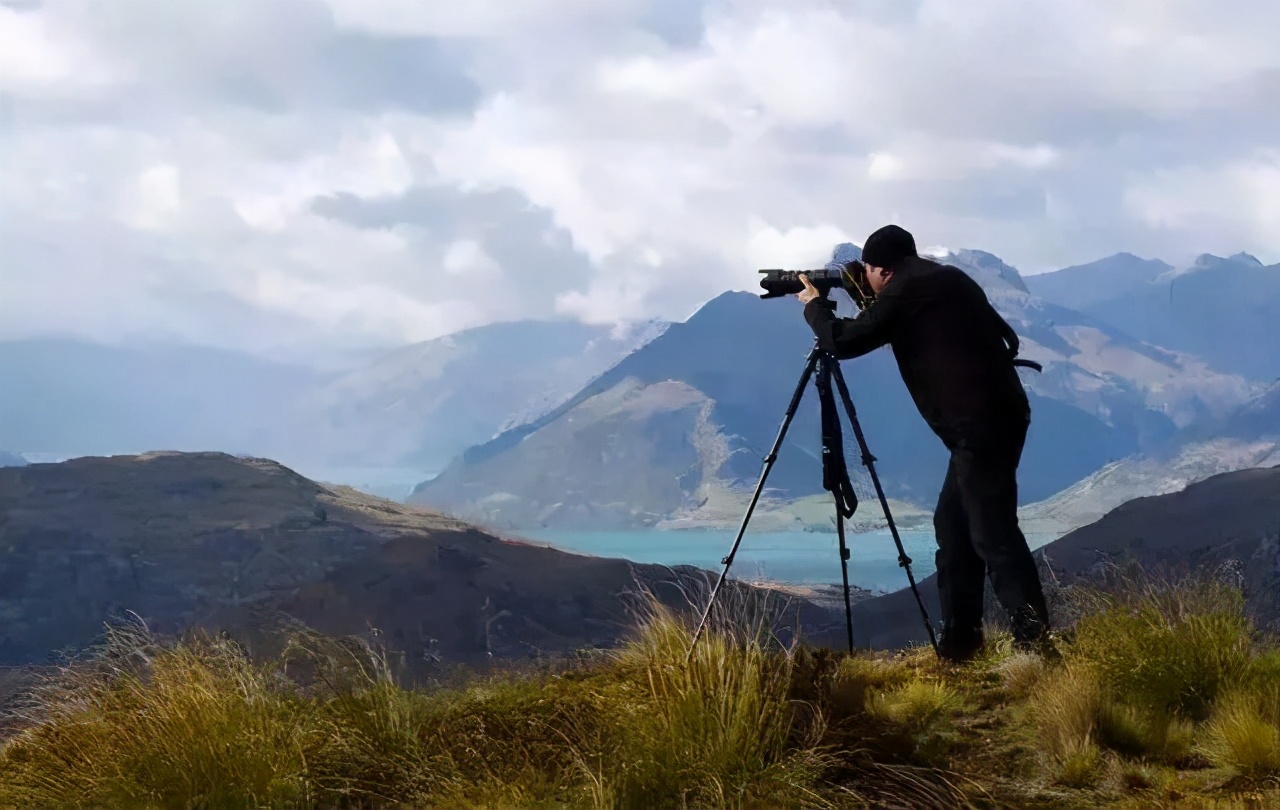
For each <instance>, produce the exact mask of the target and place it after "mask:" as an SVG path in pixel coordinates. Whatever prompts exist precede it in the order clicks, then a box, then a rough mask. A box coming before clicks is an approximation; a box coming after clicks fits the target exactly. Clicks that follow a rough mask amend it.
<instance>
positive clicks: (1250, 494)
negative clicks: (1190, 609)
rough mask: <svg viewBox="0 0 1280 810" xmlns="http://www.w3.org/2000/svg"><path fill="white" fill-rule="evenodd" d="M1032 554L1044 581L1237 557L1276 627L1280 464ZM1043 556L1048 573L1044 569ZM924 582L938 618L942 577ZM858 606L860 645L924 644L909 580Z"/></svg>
mask: <svg viewBox="0 0 1280 810" xmlns="http://www.w3.org/2000/svg"><path fill="white" fill-rule="evenodd" d="M1036 556H1037V558H1039V559H1040V560H1041V561H1042V569H1041V571H1042V573H1041V577H1042V579H1044V580H1046V581H1051V582H1052V581H1056V582H1057V583H1059V584H1061V585H1067V584H1070V583H1072V582H1074V581H1077V580H1079V579H1080V578H1087V577H1090V576H1092V575H1094V574H1095V573H1096V572H1097V570H1098V567H1099V566H1100V565H1107V564H1111V563H1115V564H1125V563H1126V562H1129V561H1133V562H1136V563H1138V564H1139V565H1141V566H1143V567H1144V568H1147V569H1149V570H1155V569H1157V568H1158V567H1160V566H1168V567H1172V568H1176V567H1179V566H1192V567H1194V566H1208V567H1213V566H1216V565H1218V564H1220V563H1224V562H1228V561H1234V563H1235V564H1237V565H1238V566H1239V567H1240V569H1241V570H1242V571H1243V572H1244V576H1245V588H1246V595H1247V597H1248V609H1249V611H1250V614H1251V615H1252V617H1253V619H1254V621H1255V622H1257V623H1258V624H1259V625H1260V626H1262V627H1264V628H1268V629H1271V630H1275V631H1280V465H1275V466H1270V467H1265V468H1251V469H1244V470H1238V471H1235V472H1227V473H1222V474H1219V475H1213V476H1210V477H1209V478H1206V479H1204V480H1201V481H1198V482H1195V483H1192V484H1189V485H1188V486H1186V487H1185V488H1184V489H1181V490H1179V491H1176V492H1170V493H1167V494H1162V495H1153V496H1150V497H1142V498H1137V499H1135V500H1132V501H1129V502H1127V503H1124V504H1121V505H1120V506H1117V507H1115V508H1113V509H1111V510H1109V511H1108V512H1107V513H1106V514H1105V515H1104V516H1102V517H1101V518H1100V519H1099V520H1097V521H1095V522H1093V523H1090V524H1089V525H1087V526H1082V527H1081V528H1079V529H1076V530H1075V531H1073V532H1070V533H1069V534H1067V535H1066V536H1064V537H1061V538H1059V539H1058V540H1055V541H1054V542H1052V543H1049V544H1048V545H1046V546H1044V547H1043V548H1041V549H1039V550H1038V551H1037V552H1036ZM1045 558H1047V559H1048V560H1049V568H1050V569H1051V573H1050V570H1049V569H1045V568H1044V567H1043V560H1044V559H1045ZM904 585H905V582H904ZM918 585H919V588H920V592H921V595H922V597H923V598H924V599H925V605H926V607H927V608H928V610H929V612H930V616H932V617H934V618H935V619H936V617H937V615H938V599H937V580H936V576H934V575H930V576H928V577H926V578H925V579H923V580H921V581H920V582H919V583H918ZM853 610H854V621H855V625H854V626H855V633H854V637H855V641H856V642H857V643H858V644H859V645H860V646H870V647H871V648H874V649H885V648H895V647H901V646H903V645H906V644H913V643H926V642H927V638H926V637H925V634H924V628H923V626H922V624H921V620H920V613H919V608H918V607H917V606H916V603H915V600H914V597H913V596H912V594H911V591H910V590H909V589H906V588H905V587H904V588H903V589H902V590H900V591H895V592H894V593H891V594H887V595H885V596H880V597H876V598H874V599H868V600H865V601H862V602H859V603H858V604H857V605H855V606H854V608H853Z"/></svg>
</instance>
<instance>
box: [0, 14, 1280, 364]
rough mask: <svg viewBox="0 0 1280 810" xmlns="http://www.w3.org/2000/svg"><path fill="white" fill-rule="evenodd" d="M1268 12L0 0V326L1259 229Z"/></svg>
mask: <svg viewBox="0 0 1280 810" xmlns="http://www.w3.org/2000/svg"><path fill="white" fill-rule="evenodd" d="M1276 41H1280V3H1277V2H1272V1H1271V0H1214V1H1212V2H1179V0H1123V1H1122V0H1097V1H1096V2H1095V1H1094V0H963V1H962V2H961V1H960V0H779V1H778V2H763V1H762V0H760V1H758V0H742V1H741V2H727V1H723V0H649V1H648V2H642V1H641V0H506V1H505V2H495V1H494V0H466V2H458V1H457V0H420V1H419V2H393V0H183V2H171V1H170V0H44V1H43V2H41V0H0V206H2V208H0V339H12V338H21V337H30V336H41V335H54V334H57V335H66V336H74V337H78V338H84V339H89V340H94V341H102V342H117V341H121V340H138V339H159V340H165V341H177V342H192V343H200V344H204V345H213V346H221V347H227V348H234V349H243V350H248V351H254V352H259V353H263V354H271V355H273V356H285V355H291V354H292V355H296V356H303V355H307V354H308V353H311V354H314V353H316V352H328V351H341V350H346V349H354V348H361V347H372V346H393V345H399V344H404V343H407V342H413V341H421V340H428V339H432V338H435V337H439V336H441V335H445V334H449V333H451V332H455V331H457V330H460V329H465V328H469V327H474V326H479V325H483V324H485V323H490V322H494V321H508V320H514V319H519V318H526V317H527V318H556V317H566V318H578V319H581V320H584V321H587V322H590V323H599V324H613V323H620V322H627V321H632V320H642V319H646V318H661V319H667V320H683V319H684V318H685V317H687V316H688V315H689V314H690V313H691V312H692V311H694V310H695V309H696V308H697V307H698V306H699V305H700V304H701V303H702V302H704V301H706V300H707V299H709V298H711V297H714V296H715V295H717V294H719V293H721V292H723V291H725V290H755V291H758V288H757V287H756V284H757V282H758V278H759V276H758V275H757V274H756V272H755V270H756V269H757V268H760V267H778V266H787V267H804V266H815V265H816V264H821V263H822V262H825V261H826V260H827V258H829V256H830V254H831V250H832V248H833V247H834V245H835V244H836V243H838V242H841V241H851V242H854V243H856V244H861V243H862V241H863V240H864V239H865V237H866V235H867V234H869V233H870V232H871V231H873V230H874V229H876V228H877V227H880V226H881V225H884V224H886V223H889V222H895V223H897V224H899V225H902V226H903V227H906V228H907V229H908V230H910V231H912V232H913V233H914V234H915V235H916V239H917V241H918V243H919V244H920V246H921V247H922V248H926V247H930V246H934V247H936V246H943V247H951V248H957V249H958V248H974V249H981V250H986V251H989V252H991V253H994V254H996V255H998V256H1000V257H1001V258H1002V259H1004V260H1005V261H1006V262H1008V263H1010V264H1012V265H1014V266H1015V267H1017V268H1018V269H1019V270H1020V271H1022V272H1023V273H1025V274H1031V273H1037V272H1044V271H1047V270H1052V269H1056V268H1061V267H1065V266H1069V265H1073V264H1080V263H1085V262H1089V261H1093V260H1095V259H1099V258H1102V257H1104V256H1108V255H1111V254H1114V253H1117V252H1130V253H1135V254H1137V255H1139V256H1143V257H1144V258H1161V259H1164V260H1165V261H1168V262H1170V263H1174V264H1177V263H1179V262H1186V261H1190V259H1191V258H1192V257H1194V256H1195V255H1196V254H1199V253H1205V252H1209V253H1216V254H1218V255H1230V254H1233V253H1236V252H1238V251H1247V252H1249V253H1252V254H1254V255H1255V256H1257V257H1258V258H1259V259H1261V260H1262V261H1263V262H1264V263H1267V264H1271V263H1275V262H1280V48H1278V47H1276V46H1275V42H1276ZM779 305H785V302H780V303H779Z"/></svg>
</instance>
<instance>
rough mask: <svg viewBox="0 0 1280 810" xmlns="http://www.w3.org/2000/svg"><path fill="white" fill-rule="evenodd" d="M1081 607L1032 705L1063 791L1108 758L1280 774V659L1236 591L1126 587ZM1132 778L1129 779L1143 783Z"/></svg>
mask: <svg viewBox="0 0 1280 810" xmlns="http://www.w3.org/2000/svg"><path fill="white" fill-rule="evenodd" d="M1079 597H1080V598H1079V604H1082V605H1085V609H1083V610H1082V611H1081V617H1080V618H1079V620H1078V622H1077V623H1076V625H1075V627H1074V628H1073V630H1072V632H1071V633H1070V634H1069V635H1070V638H1069V639H1068V641H1067V643H1066V645H1065V648H1064V649H1065V652H1066V663H1065V666H1064V667H1062V668H1061V669H1058V670H1055V671H1052V672H1050V673H1048V674H1047V675H1045V676H1044V677H1042V678H1041V679H1040V681H1039V683H1038V684H1037V685H1036V687H1035V688H1034V689H1032V690H1031V692H1030V699H1029V708H1030V710H1031V713H1032V716H1033V718H1034V719H1035V722H1036V724H1037V729H1038V732H1039V734H1040V740H1041V741H1042V743H1043V745H1044V749H1043V754H1044V757H1045V759H1046V761H1047V763H1048V764H1049V766H1050V769H1051V771H1052V773H1053V774H1054V775H1055V778H1056V779H1057V780H1058V781H1059V782H1060V783H1062V784H1072V785H1076V786H1080V785H1088V784H1096V783H1097V782H1098V781H1099V780H1101V779H1102V778H1103V776H1104V773H1103V771H1104V770H1105V768H1106V766H1107V757H1105V756H1103V754H1104V752H1107V753H1109V754H1111V755H1114V756H1118V757H1120V758H1121V760H1128V761H1136V762H1148V763H1156V764H1160V765H1165V766H1188V767H1194V766H1196V765H1197V764H1198V763H1199V764H1208V765H1214V766H1218V767H1220V768H1224V769H1228V770H1231V771H1233V772H1235V773H1238V774H1241V775H1244V776H1248V777H1274V776H1278V775H1280V695H1278V694H1277V689H1280V687H1276V686H1274V685H1275V684H1276V683H1280V681H1278V680H1276V679H1275V677H1274V675H1276V674H1278V673H1280V666H1277V661H1280V659H1278V658H1277V657H1276V656H1277V654H1276V652H1275V650H1274V648H1273V647H1271V646H1270V643H1269V642H1268V641H1267V640H1265V639H1263V638H1261V637H1260V635H1259V634H1258V633H1257V632H1256V630H1255V628H1254V626H1253V624H1252V623H1251V622H1250V620H1249V618H1248V616H1247V615H1246V613H1245V609H1244V598H1243V594H1242V593H1241V591H1240V589H1239V588H1238V587H1236V586H1234V585H1233V584H1231V583H1229V582H1223V581H1221V580H1219V579H1216V578H1214V577H1212V576H1206V575H1203V574H1196V575H1192V576H1188V577H1184V578H1181V579H1176V580H1171V579H1155V578H1149V579H1135V578H1127V579H1124V580H1122V581H1119V582H1118V583H1113V584H1112V585H1111V586H1110V587H1109V588H1108V589H1106V590H1102V589H1098V590H1090V591H1082V592H1081V593H1080V594H1079ZM1125 768H1127V766H1121V768H1120V771H1121V774H1122V777H1121V778H1122V779H1124V778H1125V777H1123V774H1124V773H1129V774H1136V773H1138V771H1134V770H1133V769H1132V768H1129V769H1128V770H1125ZM1129 781H1132V782H1135V783H1136V782H1147V781H1151V780H1148V779H1145V778H1144V779H1138V778H1136V777H1134V778H1132V779H1130V780H1129Z"/></svg>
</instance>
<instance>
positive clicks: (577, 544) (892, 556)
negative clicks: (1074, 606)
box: [508, 529, 1051, 591]
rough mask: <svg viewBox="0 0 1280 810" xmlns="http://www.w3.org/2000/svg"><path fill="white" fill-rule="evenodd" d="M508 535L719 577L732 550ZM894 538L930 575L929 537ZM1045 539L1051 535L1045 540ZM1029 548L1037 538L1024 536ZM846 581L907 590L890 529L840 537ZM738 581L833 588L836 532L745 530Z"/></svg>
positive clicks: (696, 534) (627, 534) (719, 542)
mask: <svg viewBox="0 0 1280 810" xmlns="http://www.w3.org/2000/svg"><path fill="white" fill-rule="evenodd" d="M508 536H512V537H521V538H525V539H528V540H532V541H535V542H540V543H546V544H548V545H551V546H554V547H556V548H559V549H562V550H564V551H572V552H577V553H579V554H590V555H592V556H597V557H619V558H623V559H628V560H634V561H635V562H640V563H657V564H659V565H696V566H699V567H701V568H709V569H711V570H713V571H715V572H717V573H719V572H720V571H721V570H722V569H723V568H724V565H723V563H722V562H721V560H722V559H723V558H724V556H725V555H726V554H728V553H729V549H730V548H731V547H732V546H733V539H734V537H736V536H737V531H736V530H735V531H714V530H707V529H700V530H686V531H654V530H650V531H644V530H639V531H610V532H587V531H561V530H525V531H521V532H513V533H511V534H509V535H508ZM898 536H899V537H900V538H901V539H902V545H903V548H904V549H905V550H906V552H907V556H908V557H910V558H911V573H912V575H913V576H915V578H916V581H917V582H919V581H920V580H921V579H924V578H925V577H927V576H928V575H930V574H932V573H933V572H934V557H933V555H934V552H935V550H936V549H937V545H936V544H935V543H934V539H933V532H924V531H903V530H901V529H899V531H898ZM1044 539H1045V540H1047V539H1051V538H1044ZM1027 540H1028V542H1030V544H1031V546H1032V548H1035V547H1037V546H1038V545H1040V544H1041V542H1042V540H1041V538H1036V537H1028V538H1027ZM845 542H846V544H847V545H848V546H849V583H850V584H851V585H857V586H859V587H862V588H868V589H870V590H873V591H895V590H898V589H899V588H905V587H907V576H906V572H905V571H903V570H902V569H901V568H900V567H899V566H898V552H897V548H896V547H895V546H894V543H893V535H891V534H890V533H889V532H888V531H876V532H863V533H860V534H846V535H845ZM729 574H730V576H733V577H736V578H738V579H760V580H769V581H773V582H781V583H788V584H810V585H811V584H839V583H840V552H839V541H838V540H837V537H836V535H835V534H834V533H820V532H752V531H750V530H749V529H748V531H747V533H746V534H745V535H743V538H742V544H741V545H740V546H739V547H738V553H737V556H735V557H734V560H733V565H732V566H731V567H730V569H729Z"/></svg>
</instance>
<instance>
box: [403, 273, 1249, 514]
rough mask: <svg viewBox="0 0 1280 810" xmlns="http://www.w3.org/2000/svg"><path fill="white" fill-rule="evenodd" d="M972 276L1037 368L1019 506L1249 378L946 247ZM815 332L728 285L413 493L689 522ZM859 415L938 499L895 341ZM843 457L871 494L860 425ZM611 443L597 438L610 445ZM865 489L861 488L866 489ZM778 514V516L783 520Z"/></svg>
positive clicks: (804, 458)
mask: <svg viewBox="0 0 1280 810" xmlns="http://www.w3.org/2000/svg"><path fill="white" fill-rule="evenodd" d="M947 261H950V262H952V263H955V264H957V265H958V266H960V267H962V268H963V269H965V270H966V271H967V272H969V273H970V274H971V275H973V276H974V277H975V278H976V279H977V280H978V281H979V282H980V283H981V284H982V285H983V286H984V288H985V289H986V290H987V292H988V295H989V296H990V297H991V299H992V301H993V303H994V304H995V305H996V306H997V308H998V309H1000V311H1001V312H1002V313H1003V314H1005V315H1006V317H1008V318H1009V319H1010V321H1011V323H1013V325H1014V326H1015V328H1016V329H1017V330H1018V331H1019V333H1020V334H1021V335H1023V336H1024V350H1023V355H1024V356H1026V357H1029V358H1031V359H1035V360H1039V361H1040V362H1042V363H1043V364H1044V365H1045V371H1044V374H1043V375H1036V374H1034V373H1031V372H1027V373H1025V374H1024V375H1023V380H1024V382H1025V383H1026V385H1027V387H1028V389H1029V395H1030V397H1031V400H1032V408H1033V421H1032V427H1031V432H1030V435H1029V437H1028V443H1027V448H1026V452H1025V454H1024V457H1023V464H1022V468H1021V471H1020V496H1021V498H1022V503H1023V504H1030V503H1033V502H1036V501H1039V500H1043V499H1046V498H1049V497H1051V496H1052V495H1054V494H1056V493H1058V492H1060V491H1061V490H1063V489H1065V488H1066V487H1068V486H1070V485H1072V484H1073V483H1075V482H1077V481H1079V480H1080V479H1082V478H1084V477H1086V476H1088V475H1089V474H1091V473H1093V472H1095V471H1096V470H1098V469H1100V468H1102V467H1103V466H1105V465H1106V464H1109V463H1112V462H1114V461H1117V460H1119V459H1122V458H1125V457H1127V456H1131V455H1133V454H1135V453H1139V452H1142V451H1143V450H1145V449H1147V448H1149V447H1151V446H1155V445H1157V444H1158V443H1159V442H1161V441H1164V440H1167V439H1168V438H1169V437H1171V436H1173V435H1174V434H1176V433H1177V431H1178V430H1179V429H1181V428H1183V427H1185V426H1188V425H1191V424H1195V423H1196V420H1199V419H1211V418H1220V417H1221V416H1223V415H1226V414H1228V413H1230V412H1231V411H1232V409H1234V408H1235V407H1237V406H1238V405H1239V403H1240V402H1242V401H1244V400H1245V399H1247V398H1248V397H1249V396H1251V395H1253V394H1254V392H1255V391H1256V389H1257V386H1256V385H1255V384H1251V383H1248V382H1247V381H1245V380H1244V379H1242V378H1239V377H1234V376H1230V375H1224V374H1219V373H1217V372H1215V371H1213V370H1212V369H1210V368H1208V367H1207V366H1205V365H1204V364H1203V363H1201V362H1199V361H1198V360H1196V359H1195V358H1191V357H1187V356H1182V355H1177V354H1174V353H1171V352H1165V351H1162V350H1159V349H1155V348H1154V347H1151V346H1147V345H1145V344H1141V343H1138V342H1136V341H1134V340H1132V339H1130V338H1127V337H1125V336H1124V335H1123V334H1121V333H1119V332H1117V331H1115V330H1112V329H1110V328H1109V327H1108V326H1106V325H1105V324H1102V323H1100V322H1098V321H1096V320H1094V319H1091V318H1089V317H1088V316H1085V315H1082V314H1080V313H1076V312H1073V311H1071V310H1067V309H1065V308H1063V307H1061V306H1057V305H1054V304H1050V303H1047V302H1045V301H1043V300H1041V299H1038V298H1036V297H1035V296H1033V295H1031V294H1030V292H1029V291H1028V289H1027V286H1026V285H1025V284H1024V283H1023V281H1022V279H1021V277H1020V276H1019V274H1018V273H1017V271H1016V270H1015V269H1014V268H1012V267H1010V266H1008V265H1006V264H1004V263H1003V262H1001V261H1000V260H999V259H997V258H996V257H994V256H991V255H990V254H986V253H981V252H979V251H960V252H957V253H953V254H951V255H950V256H948V257H947ZM811 345H812V334H811V333H810V332H809V329H808V327H807V326H806V325H805V323H804V321H803V318H802V317H801V313H800V311H799V307H798V305H797V304H796V303H795V301H794V300H791V299H782V300H768V301H765V300H761V299H759V298H758V297H757V296H755V295H753V294H751V293H726V294H724V295H721V296H719V297H717V298H715V299H713V300H711V301H709V302H707V303H706V304H705V305H704V306H703V307H702V308H701V309H699V310H698V311H697V312H696V313H694V314H693V315H692V316H691V317H690V318H689V319H688V320H687V321H686V322H684V323H679V324H673V325H671V326H670V327H669V328H668V329H667V330H666V331H665V332H664V333H663V334H662V335H661V336H660V337H658V338H656V339H655V340H653V341H652V342H650V343H648V344H647V345H645V346H644V347H642V348H641V349H639V350H638V351H636V352H634V353H632V354H630V355H628V356H627V357H626V358H625V359H623V360H622V361H621V362H619V363H618V364H617V365H616V366H614V367H613V368H611V369H610V370H609V371H608V372H606V373H604V374H602V375H601V376H600V377H599V378H597V379H596V380H595V381H593V382H592V383H591V384H590V385H589V386H587V387H586V388H584V389H583V390H582V391H581V392H579V393H578V394H577V395H576V396H574V397H573V398H571V399H570V400H568V401H567V402H566V403H565V404H564V405H562V406H561V407H559V408H557V409H555V410H553V411H551V412H549V413H548V414H547V415H546V416H544V417H543V418H542V419H539V420H537V421H535V422H532V423H530V424H529V425H527V426H524V427H522V428H520V429H518V430H512V431H508V432H506V433H504V434H503V435H500V436H498V437H497V438H495V439H494V440H492V441H490V442H487V443H485V444H483V445H480V446H478V447H475V448H472V449H471V450H469V451H467V453H465V454H464V455H463V456H462V457H460V458H459V459H456V460H455V461H454V463H452V464H451V465H450V466H449V467H448V468H447V469H446V470H445V471H444V472H443V473H442V474H441V475H440V476H438V477H437V478H435V479H434V480H432V481H429V482H426V483H424V484H422V485H421V486H419V487H417V488H416V489H415V491H414V493H413V495H411V496H410V499H409V501H410V502H411V503H417V504H420V505H427V506H434V507H439V508H446V509H448V510H450V511H451V512H453V513H455V514H459V515H462V516H466V517H467V518H468V519H471V520H477V521H482V522H485V523H487V524H491V525H496V526H501V527H504V528H527V527H537V526H546V527H563V528H568V527H574V528H611V527H639V526H652V525H698V524H700V523H705V522H707V521H712V520H720V519H721V517H722V513H723V511H724V508H723V504H724V503H726V502H735V501H737V500H741V498H740V497H735V496H734V494H733V493H734V492H737V493H738V494H739V495H740V494H741V493H742V492H743V491H744V490H749V488H750V487H751V486H752V485H754V483H755V479H756V478H757V476H758V475H759V473H760V469H761V460H762V458H763V455H764V453H765V452H766V449H767V448H768V446H769V445H770V444H771V443H772V441H773V437H774V436H775V435H776V432H777V428H778V425H779V423H780V421H781V419H782V416H783V413H784V411H785V409H786V406H787V402H788V401H789V398H790V396H791V393H792V391H793V390H794V388H795V384H796V382H797V380H798V379H799V375H800V372H801V370H802V368H803V364H804V357H805V354H806V353H807V351H808V349H809V347H810V346H811ZM843 368H844V371H845V376H846V378H847V380H848V382H849V385H850V388H851V391H852V394H853V397H854V401H855V405H856V406H857V408H858V415H859V419H860V421H861V423H862V425H863V428H864V431H865V433H866V436H867V441H868V443H869V444H870V446H871V450H872V452H873V453H874V454H875V455H876V457H877V459H878V464H877V472H878V473H879V475H880V477H881V479H882V482H883V483H884V485H885V489H886V491H887V493H888V494H889V496H890V497H892V498H895V499H897V500H900V501H903V502H906V503H908V504H911V505H913V506H914V507H916V508H923V509H932V505H933V500H934V499H936V496H937V491H938V487H939V486H940V485H941V479H942V475H943V473H944V471H945V466H946V455H945V450H944V449H943V448H942V447H941V445H940V443H939V442H938V441H937V439H936V438H935V437H934V436H933V435H932V434H931V433H929V431H928V429H927V427H925V425H924V424H923V423H922V421H921V420H920V419H919V417H918V415H917V414H916V412H915V408H914V405H913V404H912V403H911V400H910V398H909V396H908V395H907V392H906V390H905V388H904V387H903V385H902V382H901V379H900V377H899V375H898V372H897V368H896V366H895V364H894V361H893V358H892V355H891V353H890V352H889V350H888V349H882V350H880V351H877V352H874V353H872V354H871V355H869V356H867V357H865V358H861V359H859V360H857V361H851V362H848V363H845V364H844V366H843ZM845 433H846V456H847V457H848V459H849V460H850V471H851V473H852V474H854V475H855V476H857V477H859V478H862V479H863V480H861V481H855V484H860V487H859V488H860V491H861V492H864V493H871V492H872V490H871V487H870V484H869V481H868V480H866V479H865V476H864V473H863V470H862V467H861V466H860V465H859V464H858V461H857V460H858V457H859V453H858V450H857V447H856V444H855V443H854V438H853V434H852V431H850V430H847V429H846V431H845ZM602 448H607V449H602ZM818 456H819V432H818V420H817V397H816V394H815V393H814V391H813V390H812V387H810V390H809V391H808V392H807V393H806V396H805V399H804V401H803V402H802V406H801V409H800V412H799V413H798V414H797V417H796V419H795V421H794V422H793V423H792V426H791V428H790V430H789V433H788V437H787V442H786V443H785V444H784V446H783V449H782V451H781V453H780V455H779V458H778V461H777V463H776V464H775V466H774V468H773V470H772V471H771V473H770V477H769V482H768V483H769V490H768V492H767V494H766V497H767V499H769V500H771V501H772V502H773V503H774V504H779V503H785V502H787V501H790V500H794V499H797V498H803V497H805V496H809V495H812V494H814V493H815V492H818V491H820V487H821V484H820V479H821V472H820V466H819V463H818ZM867 497H868V498H870V497H871V496H870V495H869V494H868V495H867ZM784 522H785V521H784Z"/></svg>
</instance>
